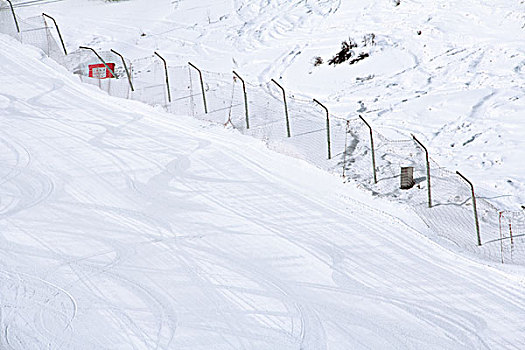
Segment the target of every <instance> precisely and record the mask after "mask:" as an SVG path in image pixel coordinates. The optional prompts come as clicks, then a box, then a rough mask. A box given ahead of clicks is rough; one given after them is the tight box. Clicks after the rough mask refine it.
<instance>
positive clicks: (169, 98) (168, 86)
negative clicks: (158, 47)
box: [154, 51, 171, 103]
mask: <svg viewBox="0 0 525 350" xmlns="http://www.w3.org/2000/svg"><path fill="white" fill-rule="evenodd" d="M154 54H155V55H156V56H157V57H158V58H160V59H161V60H162V62H163V63H164V74H165V76H166V88H167V89H168V103H171V92H170V79H169V75H168V63H167V62H166V60H165V59H164V57H162V56H161V55H159V53H158V52H157V51H155V52H154Z"/></svg>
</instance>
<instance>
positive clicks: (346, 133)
mask: <svg viewBox="0 0 525 350" xmlns="http://www.w3.org/2000/svg"><path fill="white" fill-rule="evenodd" d="M349 126H350V120H346V129H345V151H344V152H343V179H344V178H345V176H346V147H347V145H348V128H349Z"/></svg>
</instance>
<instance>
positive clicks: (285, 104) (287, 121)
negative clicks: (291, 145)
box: [272, 79, 292, 137]
mask: <svg viewBox="0 0 525 350" xmlns="http://www.w3.org/2000/svg"><path fill="white" fill-rule="evenodd" d="M272 82H273V83H274V84H275V85H277V86H278V87H279V89H281V91H282V92H283V101H284V116H285V117H286V133H287V135H288V137H290V136H292V135H291V133H290V119H289V118H288V103H286V92H285V91H284V88H283V87H282V86H281V84H279V83H278V82H276V81H275V80H274V79H272Z"/></svg>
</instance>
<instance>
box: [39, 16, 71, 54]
mask: <svg viewBox="0 0 525 350" xmlns="http://www.w3.org/2000/svg"><path fill="white" fill-rule="evenodd" d="M42 16H43V17H44V22H45V21H46V19H45V17H47V18H49V19H51V20H52V21H53V23H54V24H55V28H56V30H57V33H58V38H59V39H60V43H61V44H62V48H63V49H64V53H65V54H66V56H67V50H66V45H64V40H63V39H62V34H61V33H60V29H59V28H58V24H57V21H55V19H54V18H53V17H51V16H50V15H46V14H45V13H42Z"/></svg>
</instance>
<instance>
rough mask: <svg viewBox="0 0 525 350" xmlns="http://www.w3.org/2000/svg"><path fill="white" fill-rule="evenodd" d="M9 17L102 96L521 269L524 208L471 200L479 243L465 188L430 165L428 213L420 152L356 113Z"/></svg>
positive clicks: (9, 25) (2, 10)
mask: <svg viewBox="0 0 525 350" xmlns="http://www.w3.org/2000/svg"><path fill="white" fill-rule="evenodd" d="M15 18H16V17H14V16H13V13H12V12H11V10H10V8H9V6H8V4H6V3H5V2H0V32H2V33H5V34H9V35H11V36H13V37H15V38H17V39H18V40H20V41H22V42H23V43H27V44H31V45H34V46H36V47H38V48H40V49H41V50H42V51H43V52H44V53H45V54H47V55H48V56H50V57H51V58H54V59H55V60H57V62H59V63H61V64H63V65H64V66H65V67H67V69H68V70H70V71H71V72H73V73H75V74H77V75H78V76H79V77H80V79H81V80H82V81H83V82H86V83H89V84H92V85H96V86H98V87H99V88H101V89H102V90H104V91H106V92H107V93H108V94H109V95H112V96H117V97H122V98H128V99H132V100H136V101H141V102H144V103H147V104H150V105H160V106H163V107H164V108H165V109H166V110H167V111H169V112H170V113H173V114H180V115H191V116H194V117H195V118H198V119H201V120H206V121H211V122H214V123H218V124H222V125H225V126H228V127H232V128H235V129H237V130H239V131H240V132H241V133H243V134H247V135H251V136H253V137H255V138H258V139H260V140H263V141H264V142H266V143H267V144H268V146H269V147H270V148H272V149H276V150H278V151H279V152H282V153H285V154H288V155H291V156H293V157H296V158H300V159H303V160H305V161H308V162H309V163H311V164H314V165H315V166H317V167H319V168H322V169H326V170H329V171H330V172H332V173H334V174H337V175H340V176H342V177H344V178H345V179H348V180H350V181H353V182H355V183H358V184H359V185H360V186H361V187H364V188H366V189H368V190H370V191H371V192H372V193H374V194H375V195H378V196H382V197H388V198H389V199H393V200H397V201H400V202H403V203H409V204H410V205H411V206H412V207H413V208H414V211H415V213H417V215H418V216H419V217H420V218H421V219H422V220H423V222H425V223H426V224H427V225H428V227H429V228H430V231H431V232H433V234H435V235H437V236H439V237H441V238H444V239H446V240H449V241H450V242H453V244H455V245H457V246H459V247H460V248H461V249H464V250H466V251H469V252H471V253H472V254H475V255H478V256H480V257H483V258H486V259H490V260H493V261H498V262H502V263H514V264H525V211H524V210H521V211H516V212H512V211H501V210H498V209H497V208H496V207H495V206H493V205H492V204H491V203H490V201H489V200H487V199H484V198H479V197H478V198H476V200H477V219H479V235H480V239H481V243H482V245H481V246H479V245H478V241H477V235H478V231H477V230H476V225H475V221H476V216H475V212H474V206H473V204H474V203H473V198H472V192H471V189H470V187H469V185H468V184H467V183H466V182H465V181H464V180H463V179H461V178H460V177H459V176H458V174H456V173H454V172H451V171H449V170H447V169H444V168H443V167H440V166H439V164H437V162H435V161H434V160H432V159H430V162H429V166H430V175H431V176H430V186H431V194H432V201H431V208H429V197H428V186H429V179H428V177H427V171H428V170H427V166H426V155H425V151H424V150H423V149H422V147H421V146H420V145H418V144H417V143H416V142H415V141H414V140H412V139H406V140H390V139H388V138H387V137H385V136H383V135H381V134H380V133H377V132H375V131H372V132H371V129H369V127H368V126H367V124H365V121H364V119H362V118H360V117H357V116H356V117H352V118H341V117H338V116H335V115H332V114H329V115H328V116H327V115H326V111H325V110H324V109H323V108H322V107H321V106H320V105H319V104H318V103H316V102H314V101H313V99H310V98H306V97H296V96H294V95H284V94H283V91H281V90H280V87H279V86H278V84H276V82H268V83H266V84H251V83H249V82H245V81H243V80H241V78H240V77H239V76H238V75H236V74H234V73H218V72H211V71H205V70H199V69H198V68H197V67H195V66H193V65H180V66H171V65H169V64H168V65H167V66H165V65H164V62H163V61H162V60H161V59H160V58H159V56H158V55H151V56H148V57H144V58H139V59H134V60H126V59H124V58H123V57H121V56H119V55H117V54H116V53H115V52H114V51H100V52H97V53H96V54H95V52H94V51H91V50H87V49H78V50H76V51H74V52H71V53H69V54H68V55H67V56H65V55H64V52H63V51H62V50H61V49H60V46H59V45H58V43H57V40H56V39H55V37H54V34H53V28H52V27H50V26H48V25H47V23H46V21H45V19H44V18H43V17H32V18H28V19H24V20H21V19H18V18H17V20H18V21H17V22H18V24H17V23H15ZM126 68H127V71H126ZM128 73H129V75H128ZM285 99H286V102H285ZM372 140H373V144H374V147H372ZM401 167H411V168H413V174H414V186H413V187H412V188H411V189H409V190H402V189H401V188H400V169H401ZM376 174H377V175H376ZM376 180H377V182H376Z"/></svg>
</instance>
